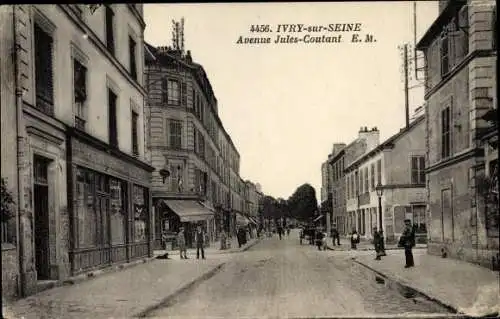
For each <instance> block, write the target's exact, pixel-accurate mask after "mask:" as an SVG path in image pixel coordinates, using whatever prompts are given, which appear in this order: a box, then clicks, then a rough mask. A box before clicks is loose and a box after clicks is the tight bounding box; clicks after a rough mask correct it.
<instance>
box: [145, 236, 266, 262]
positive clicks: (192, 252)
mask: <svg viewBox="0 0 500 319" xmlns="http://www.w3.org/2000/svg"><path fill="white" fill-rule="evenodd" d="M260 239H261V238H253V239H250V240H248V241H247V243H246V244H245V245H243V246H241V248H240V247H238V240H237V239H236V238H235V237H233V238H232V239H231V248H228V249H225V250H221V249H220V241H216V242H214V243H212V244H211V245H210V247H207V248H205V255H206V256H207V258H208V256H211V255H219V254H230V253H237V252H242V251H245V250H247V249H249V248H250V247H252V246H253V245H255V244H257V242H258V241H259V240H260ZM165 252H168V255H169V256H179V251H178V250H169V251H165V250H155V251H154V254H155V256H159V255H163V254H165ZM187 256H188V258H196V248H189V249H188V250H187Z"/></svg>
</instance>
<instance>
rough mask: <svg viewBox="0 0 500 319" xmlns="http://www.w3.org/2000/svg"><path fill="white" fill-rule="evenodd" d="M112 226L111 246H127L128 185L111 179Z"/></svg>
mask: <svg viewBox="0 0 500 319" xmlns="http://www.w3.org/2000/svg"><path fill="white" fill-rule="evenodd" d="M109 190H110V195H111V196H110V201H111V210H110V226H111V244H112V245H120V244H125V239H126V229H127V228H126V226H127V198H128V197H127V193H126V192H127V184H126V183H125V182H123V181H121V180H118V179H115V178H110V180H109Z"/></svg>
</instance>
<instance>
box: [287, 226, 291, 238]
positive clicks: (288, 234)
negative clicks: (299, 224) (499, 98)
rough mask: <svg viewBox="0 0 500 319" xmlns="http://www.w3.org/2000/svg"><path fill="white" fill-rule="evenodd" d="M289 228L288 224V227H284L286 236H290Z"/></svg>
mask: <svg viewBox="0 0 500 319" xmlns="http://www.w3.org/2000/svg"><path fill="white" fill-rule="evenodd" d="M290 230H291V229H290V226H288V227H287V228H286V235H287V237H290Z"/></svg>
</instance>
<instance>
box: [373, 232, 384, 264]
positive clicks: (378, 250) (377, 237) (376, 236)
mask: <svg viewBox="0 0 500 319" xmlns="http://www.w3.org/2000/svg"><path fill="white" fill-rule="evenodd" d="M381 242H382V239H381V234H380V232H378V231H377V228H376V227H373V245H374V246H375V254H376V257H375V260H380V257H381V256H382V245H381Z"/></svg>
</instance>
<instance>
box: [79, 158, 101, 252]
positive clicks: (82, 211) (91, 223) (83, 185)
mask: <svg viewBox="0 0 500 319" xmlns="http://www.w3.org/2000/svg"><path fill="white" fill-rule="evenodd" d="M94 177H95V176H94V174H93V172H91V171H88V170H85V169H81V168H78V169H77V173H76V185H75V186H76V187H75V211H76V215H77V216H76V217H77V229H78V231H77V234H76V236H77V237H78V238H77V239H76V243H77V246H78V248H87V247H96V246H97V244H98V241H97V238H98V237H97V236H98V230H97V229H98V227H100V223H99V221H98V219H97V217H98V216H97V213H96V210H95V205H94V198H95V195H94V187H93V186H94Z"/></svg>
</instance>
